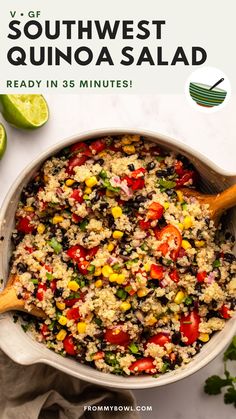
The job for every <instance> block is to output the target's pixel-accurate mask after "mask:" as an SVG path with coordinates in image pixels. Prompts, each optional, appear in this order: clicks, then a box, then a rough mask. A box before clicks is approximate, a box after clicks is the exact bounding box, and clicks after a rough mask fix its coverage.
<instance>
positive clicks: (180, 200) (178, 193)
mask: <svg viewBox="0 0 236 419" xmlns="http://www.w3.org/2000/svg"><path fill="white" fill-rule="evenodd" d="M176 194H177V199H178V201H179V202H180V203H182V202H184V196H183V192H181V191H178V190H177V191H176Z"/></svg>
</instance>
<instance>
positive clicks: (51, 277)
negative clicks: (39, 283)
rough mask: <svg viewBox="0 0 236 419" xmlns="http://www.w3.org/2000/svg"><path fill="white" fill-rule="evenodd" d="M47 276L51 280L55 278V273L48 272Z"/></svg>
mask: <svg viewBox="0 0 236 419" xmlns="http://www.w3.org/2000/svg"><path fill="white" fill-rule="evenodd" d="M46 277H47V279H48V280H49V281H51V280H52V279H53V274H50V273H49V272H46Z"/></svg>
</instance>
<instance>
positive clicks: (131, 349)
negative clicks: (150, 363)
mask: <svg viewBox="0 0 236 419" xmlns="http://www.w3.org/2000/svg"><path fill="white" fill-rule="evenodd" d="M128 348H129V350H130V351H131V352H132V354H137V353H138V351H139V349H138V347H137V345H135V343H133V342H132V343H131V344H130V345H129V346H128Z"/></svg>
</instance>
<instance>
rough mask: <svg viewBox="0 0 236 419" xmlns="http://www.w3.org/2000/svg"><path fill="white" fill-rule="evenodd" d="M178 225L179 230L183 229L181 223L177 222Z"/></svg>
mask: <svg viewBox="0 0 236 419" xmlns="http://www.w3.org/2000/svg"><path fill="white" fill-rule="evenodd" d="M178 227H179V230H181V231H182V230H183V229H184V226H183V224H182V223H178Z"/></svg>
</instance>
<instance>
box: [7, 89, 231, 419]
mask: <svg viewBox="0 0 236 419" xmlns="http://www.w3.org/2000/svg"><path fill="white" fill-rule="evenodd" d="M47 100H48V104H49V107H50V110H51V116H50V120H49V122H48V124H47V125H46V126H45V127H43V128H41V129H40V130H38V131H35V132H28V133H25V132H20V131H17V130H15V129H13V128H11V127H9V126H7V133H8V138H9V140H8V148H7V152H6V154H5V156H4V159H3V160H2V161H0V204H1V202H2V201H3V199H4V196H5V194H6V193H7V191H8V189H9V187H10V185H11V184H12V183H13V182H14V180H15V179H16V178H17V175H18V174H19V173H20V171H21V170H22V169H23V168H24V167H25V165H26V164H27V163H29V162H30V161H31V160H32V159H33V158H34V157H35V156H37V155H38V153H40V152H41V151H42V150H44V149H45V148H46V147H48V146H49V145H50V144H53V143H55V142H57V141H59V140H60V139H62V138H64V137H67V136H70V135H73V134H75V133H78V132H82V131H85V130H91V129H94V128H105V127H106V128H107V127H115V126H117V127H118V126H119V127H122V128H123V127H126V128H146V129H150V130H155V131H159V132H161V133H164V134H167V135H170V136H173V137H175V138H178V139H180V140H182V141H183V142H186V143H188V144H190V145H191V146H193V147H195V149H198V150H199V151H201V152H202V153H205V154H206V155H207V156H208V157H209V158H211V159H212V160H213V161H214V162H215V163H216V164H218V165H219V166H221V167H222V168H224V169H226V170H229V171H231V172H234V173H235V174H236V165H235V152H236V143H235V132H236V124H235V105H236V99H232V98H231V102H230V104H229V105H228V106H227V107H226V108H225V109H223V110H221V111H219V112H216V113H214V114H210V115H206V114H204V113H200V112H197V111H195V110H194V109H192V108H191V107H190V106H189V105H188V103H187V102H186V100H185V98H184V97H183V96H170V95H169V96H154V95H146V96H136V95H129V96H127V95H120V96H118V95H81V96H76V95H49V96H47ZM0 120H1V119H0ZM221 368H222V362H221V356H219V357H218V358H217V359H216V360H215V361H213V362H212V363H211V364H210V365H208V366H207V367H205V368H204V369H203V370H201V371H200V372H198V373H196V374H195V375H193V376H192V377H189V378H187V379H185V380H183V381H181V382H179V383H175V384H172V385H168V386H166V387H163V388H157V389H148V390H142V391H136V392H135V394H136V397H137V402H138V404H139V405H152V409H153V410H152V413H151V412H146V413H143V414H142V418H149V419H154V418H165V419H189V418H191V419H208V418H209V417H213V418H214V419H221V418H222V417H224V419H233V418H235V413H236V411H235V409H234V408H233V407H231V406H225V405H224V404H223V401H222V397H209V396H206V395H204V393H203V391H202V388H203V382H204V380H205V378H207V377H208V376H209V375H212V374H214V373H217V372H219V371H220V370H221Z"/></svg>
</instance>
